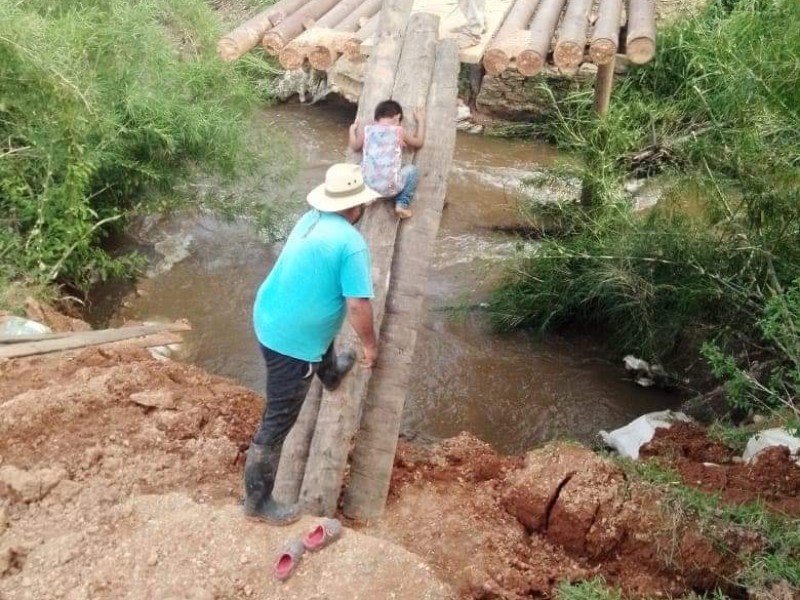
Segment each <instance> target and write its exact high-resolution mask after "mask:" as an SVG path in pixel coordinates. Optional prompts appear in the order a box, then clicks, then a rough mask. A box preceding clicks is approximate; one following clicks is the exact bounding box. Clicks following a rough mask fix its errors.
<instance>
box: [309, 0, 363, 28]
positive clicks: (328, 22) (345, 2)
mask: <svg viewBox="0 0 800 600" xmlns="http://www.w3.org/2000/svg"><path fill="white" fill-rule="evenodd" d="M364 1H365V0H341V1H340V2H339V3H338V4H336V5H335V6H334V7H333V8H332V9H330V10H329V11H328V12H326V13H325V14H324V15H322V16H321V17H320V18H319V19H317V22H316V23H314V27H327V28H329V29H336V26H337V25H338V24H339V23H341V22H342V21H343V20H344V19H345V18H346V17H347V16H348V15H350V14H352V13H353V12H354V11H356V10H358V8H359V7H360V6H361V5H362V4H363V3H364Z"/></svg>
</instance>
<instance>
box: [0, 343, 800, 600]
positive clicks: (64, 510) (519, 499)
mask: <svg viewBox="0 0 800 600" xmlns="http://www.w3.org/2000/svg"><path fill="white" fill-rule="evenodd" d="M0 381H2V386H0V598H6V597H7V598H31V599H38V598H50V597H69V598H73V597H74V598H82V597H87V598H100V597H102V598H122V597H135V593H134V592H131V593H133V594H134V595H133V596H132V595H130V594H128V595H125V594H124V593H121V592H120V590H122V589H128V590H135V589H139V588H137V587H136V586H149V587H148V588H147V589H149V590H151V591H152V593H153V594H155V595H153V596H151V597H168V594H167V595H165V593H164V590H174V589H176V588H175V586H176V585H178V583H176V582H189V583H187V585H188V584H191V585H194V586H195V588H197V593H196V594H194V593H191V594H189V593H188V592H187V594H183V595H181V594H178V596H175V597H186V598H188V597H192V598H195V597H196V598H209V599H210V598H223V597H224V598H235V599H239V598H250V597H261V598H270V599H271V598H273V597H285V598H293V597H297V598H300V597H307V596H304V595H303V594H301V589H305V588H302V587H296V588H294V589H295V591H294V592H292V593H291V594H288V592H287V590H288V591H291V590H292V588H291V587H284V588H283V592H281V590H280V589H277V590H276V589H271V591H270V594H272V595H269V594H266V595H265V594H262V595H259V594H258V593H254V589H261V588H259V587H258V585H266V583H265V581H266V579H265V578H267V574H268V569H265V568H264V567H261V566H258V565H260V564H261V563H260V562H255V561H256V559H255V558H253V556H255V555H258V556H260V558H259V560H263V555H264V552H265V550H264V548H267V549H268V550H270V552H271V551H272V550H271V549H272V546H269V544H272V543H273V540H271V538H270V541H269V544H267V542H265V534H263V533H261V534H259V533H258V531H254V530H253V529H252V528H249V527H247V526H246V525H244V524H243V522H242V520H241V519H240V517H239V515H240V512H239V506H238V505H239V501H240V496H241V470H242V456H243V454H242V452H243V450H244V449H245V448H246V444H247V441H248V439H249V438H250V435H251V434H252V431H253V429H254V427H255V424H256V423H257V421H258V419H259V417H260V411H261V406H262V399H261V398H260V397H259V396H258V395H257V394H254V393H253V392H251V391H249V390H246V389H244V388H242V387H240V386H238V385H235V384H234V383H232V382H230V381H226V380H223V379H220V378H217V377H213V376H210V375H208V374H207V373H204V372H202V371H201V370H199V369H197V368H194V367H192V366H190V365H185V364H181V363H178V362H173V361H160V360H156V359H154V358H152V357H151V356H150V355H149V354H148V353H147V352H146V351H144V350H141V349H102V348H99V349H98V348H94V349H88V350H84V351H82V352H76V353H73V354H71V355H63V356H45V357H40V358H37V357H34V358H28V359H19V360H10V361H9V360H6V361H0ZM677 431H680V430H677ZM676 434H677V432H676ZM673 435H675V434H673ZM686 437H687V441H686V442H685V443H681V444H678V443H673V442H672V441H670V438H669V437H665V436H663V435H661V434H660V435H659V436H657V438H656V441H655V442H654V443H653V444H651V447H650V448H649V449H648V452H650V453H651V454H652V453H655V454H658V455H659V456H660V459H662V460H663V459H664V457H666V456H670V457H673V458H671V460H676V461H677V463H675V464H678V465H679V468H680V470H681V472H686V473H688V472H690V471H689V469H690V467H691V468H697V465H698V464H702V461H704V460H705V459H707V458H709V457H710V456H713V457H714V458H715V460H717V461H720V463H721V464H723V465H724V466H725V468H726V469H727V470H726V479H725V480H724V481H720V480H715V481H714V484H713V485H715V486H717V487H718V488H719V489H720V490H721V491H722V492H726V491H728V492H729V493H730V494H732V495H733V496H735V495H736V494H740V493H741V492H742V490H745V491H749V492H750V493H751V494H752V493H755V491H756V490H757V488H758V487H759V486H761V489H762V494H766V495H767V496H768V497H767V498H766V499H767V500H768V501H769V502H770V504H771V505H774V506H780V507H785V506H788V505H790V504H791V502H793V501H796V499H797V489H798V488H797V485H798V481H800V475H798V472H797V469H796V468H795V470H791V469H788V468H787V467H786V464H785V460H783V457H782V456H781V455H780V453H776V452H771V453H768V454H767V455H766V456H765V457H764V458H762V459H761V460H759V461H757V462H756V463H754V465H753V466H752V467H745V466H744V465H736V464H735V463H731V462H730V460H728V459H727V458H726V457H728V456H729V454H726V453H725V452H724V449H722V448H720V447H718V446H715V445H713V444H711V443H710V442H708V440H705V441H701V440H700V438H697V439H695V437H694V436H686ZM689 439H691V440H694V441H692V442H691V443H690V442H689V441H688V440H689ZM725 460H728V462H725ZM778 467H780V468H781V469H783V470H781V471H776V470H775V469H777V468H778ZM764 468H768V469H769V470H768V471H762V469H764ZM735 469H739V470H738V471H737V470H735ZM711 472H715V471H711ZM766 473H768V475H767V474H766ZM778 474H779V475H780V476H778ZM772 477H777V479H772ZM707 479H708V478H707ZM745 480H746V481H749V482H751V484H750V487H746V486H744V485H743V483H742V482H743V481H745ZM687 481H688V480H687ZM700 481H701V482H702V481H703V479H700ZM709 481H710V479H709ZM759 482H760V483H759ZM733 484H735V486H734V485H733ZM706 485H711V484H710V483H708V484H706ZM715 489H717V488H715ZM734 491H735V493H734ZM790 501H791V502H790ZM665 508H666V507H665V504H664V500H663V498H661V497H660V496H659V495H658V494H657V493H656V492H654V491H653V490H652V489H650V488H647V487H644V486H642V485H640V484H635V483H633V482H630V481H627V480H626V478H625V476H624V474H623V473H622V471H620V470H619V469H618V468H617V467H616V466H615V465H614V464H613V463H612V462H611V461H609V460H606V459H603V458H601V457H599V456H597V455H596V454H594V453H593V452H591V451H590V450H588V449H586V448H583V447H580V446H577V445H569V444H550V445H547V446H545V447H543V448H539V449H536V450H533V451H531V452H529V453H528V454H527V455H526V456H524V457H503V456H498V455H497V454H496V453H495V452H494V451H493V450H492V449H491V448H490V447H489V446H488V445H486V444H484V443H483V442H481V441H479V440H477V439H475V438H473V437H471V436H469V435H467V434H462V435H459V436H457V437H455V438H452V439H449V440H445V441H443V442H442V443H440V444H438V445H436V446H434V447H422V446H412V445H410V444H407V443H403V442H401V444H400V446H399V449H398V453H397V458H396V464H395V470H394V474H393V480H392V487H391V492H390V499H389V502H388V505H387V509H386V513H385V515H384V516H383V517H381V518H380V519H375V520H372V521H370V522H369V523H350V525H351V529H349V530H348V531H350V532H351V533H352V536H357V535H358V534H357V533H355V532H353V531H352V530H353V529H356V530H358V532H359V533H361V534H364V535H362V537H361V538H358V539H359V540H360V541H359V542H358V544H355V543H353V545H352V548H349V547H348V546H346V545H340V546H337V550H336V551H337V552H340V554H341V556H339V555H336V554H328V555H326V556H327V558H325V557H323V558H320V559H316V560H318V561H319V560H321V561H324V560H328V559H331V560H333V559H335V558H336V557H337V556H338V559H340V560H342V561H345V564H358V565H362V567H363V568H362V567H359V568H362V571H364V573H363V574H362V576H363V577H366V578H367V579H365V580H364V581H372V580H371V579H369V577H373V578H374V577H384V578H386V579H385V580H384V583H385V584H386V585H390V584H391V585H399V584H400V583H402V582H404V580H405V579H409V578H408V577H406V578H402V577H401V579H397V572H398V571H399V570H401V567H400V566H398V565H402V568H403V569H409V570H408V572H409V573H411V572H418V575H419V577H418V579H415V580H414V584H413V585H414V586H415V587H414V588H413V589H414V590H417V591H416V592H411V593H410V595H409V594H408V593H407V594H406V597H415V598H423V597H426V598H443V597H454V598H455V597H458V598H484V599H491V598H497V599H500V598H502V599H511V600H513V599H517V598H531V597H546V596H549V595H551V594H552V593H553V590H554V588H555V586H556V585H557V584H558V583H560V582H563V581H579V580H584V579H587V578H591V577H594V576H596V575H602V576H603V577H605V578H606V580H607V581H608V582H609V583H611V584H613V585H618V586H620V587H621V588H622V589H623V590H625V591H626V592H627V593H629V594H631V595H632V596H639V597H645V596H680V595H683V594H685V593H687V592H690V591H692V590H694V591H705V590H710V589H713V588H714V587H716V586H718V585H721V586H723V587H725V586H726V585H727V583H726V582H727V581H728V580H730V579H731V578H733V577H734V576H735V575H736V573H737V570H738V569H739V561H738V559H737V557H736V555H737V554H741V553H744V554H747V553H752V552H758V551H759V550H760V541H759V540H757V539H753V538H752V537H747V536H745V535H743V534H741V533H739V532H737V531H734V530H730V529H727V528H725V527H724V526H723V525H721V524H717V525H713V526H711V527H710V529H709V526H706V528H705V529H704V530H700V528H699V527H698V526H697V525H696V524H694V523H692V522H691V520H690V519H687V518H686V517H685V515H681V514H676V513H675V511H674V510H672V511H670V510H665ZM214 523H217V524H218V525H216V526H215V525H214ZM268 529H269V528H268ZM153 532H155V533H153ZM281 535H284V534H281ZM221 536H227V537H225V538H223V537H221ZM377 538H383V539H382V540H380V539H377ZM281 539H282V538H281ZM355 539H356V538H355V537H353V540H355ZM236 540H245V541H242V542H241V543H237V541H236ZM720 542H724V543H720ZM274 543H276V544H277V543H278V540H277V539H276V540H274ZM265 544H267V545H266V546H265ZM370 544H373V546H370ZM380 544H383V545H382V546H380ZM373 547H374V548H377V547H380V548H381V550H380V552H378V551H370V552H367V553H366V554H364V552H365V551H364V550H363V549H364V548H373ZM359 548H361V549H362V550H360V551H359ZM392 548H394V549H395V550H392ZM723 548H724V549H725V550H722V549H723ZM345 549H347V551H345ZM248 551H250V552H251V553H253V556H251V554H248ZM407 551H408V552H411V553H413V554H408V552H407ZM359 552H360V553H359ZM259 553H260V554H259ZM414 555H417V556H418V557H419V558H421V559H422V560H423V561H424V563H421V564H423V566H425V563H427V566H425V568H429V569H430V572H429V573H428V574H425V572H423V571H424V569H423V571H418V566H415V567H413V568H412V567H410V566H408V565H413V564H414V563H413V560H412V559H414ZM369 557H372V558H369ZM381 557H383V558H382V559H381ZM409 557H411V558H409ZM365 560H367V561H368V562H369V561H372V562H370V564H369V568H367V566H364V565H366V563H364V561H365ZM170 561H171V562H170ZM359 561H360V562H359ZM402 561H406V562H402ZM408 561H411V562H408ZM210 564H213V565H216V566H215V567H214V568H213V569H211V570H208V573H206V570H202V569H205V566H206V565H210ZM308 564H309V565H311V562H309V563H308ZM316 564H322V563H321V562H318V563H316ZM120 565H122V567H120ZM198 565H204V566H202V568H201V567H200V566H198ZM392 565H395V566H394V567H392ZM306 568H308V569H310V570H309V571H308V572H307V573H306V574H305V575H302V574H301V575H302V576H301V577H299V578H298V580H297V581H296V582H295V583H292V584H289V585H296V586H303V585H309V586H312V585H320V581H321V580H320V578H319V577H316V576H315V574H314V571H313V569H312V567H310V566H309V567H306ZM392 568H394V571H392V570H391V569H392ZM198 569H200V570H198ZM381 569H383V570H382V571H380V572H381V573H383V575H370V574H369V573H377V572H378V571H379V570H381ZM414 569H417V570H416V571H415V570H414ZM201 570H202V574H201ZM401 572H402V571H401ZM326 573H328V574H329V577H330V579H329V580H325V581H324V584H325V586H326V587H325V589H327V590H328V591H329V592H331V591H332V590H334V589H339V590H343V591H342V594H347V593H349V592H347V590H348V589H349V587H348V586H352V583H351V581H350V577H351V575H348V574H345V575H342V574H341V573H338V572H337V571H336V569H335V568H333V567H331V568H330V569H329V570H328V571H326ZM337 573H338V574H337ZM440 582H442V583H443V584H444V585H446V586H447V587H448V588H449V589H452V590H454V592H453V593H452V595H451V596H447V594H446V593H445V592H444V591H443V590H444V588H443V587H442V586H441V585H440ZM256 584H258V585H256ZM182 585H183V583H182ZM125 586H127V587H125ZM170 586H172V587H170ZM254 586H255V587H254ZM336 586H338V588H337V587H336ZM195 588H192V589H195ZM212 588H213V590H215V591H214V594H217V595H209V593H205V595H204V592H203V590H206V592H207V590H208V589H212ZM180 589H182V588H180ZM314 589H316V588H314ZM363 589H364V590H366V589H367V588H363ZM398 589H399V588H398ZM423 591H424V593H423ZM79 592H80V593H79ZM281 593H284V596H280V594H281ZM320 593H322V591H321V592H320ZM364 593H365V594H366V593H367V592H366V591H364ZM159 594H160V595H159ZM286 594H288V595H286ZM172 595H173V596H174V593H173V594H172ZM318 597H322V596H318ZM326 597H330V598H339V597H347V598H348V599H349V598H350V596H347V595H344V596H337V595H331V594H328V596H326ZM360 597H365V598H366V597H368V596H361V595H358V593H356V592H353V595H352V598H360ZM374 597H375V596H374V595H373V596H371V597H370V598H374ZM398 597H400V596H398Z"/></svg>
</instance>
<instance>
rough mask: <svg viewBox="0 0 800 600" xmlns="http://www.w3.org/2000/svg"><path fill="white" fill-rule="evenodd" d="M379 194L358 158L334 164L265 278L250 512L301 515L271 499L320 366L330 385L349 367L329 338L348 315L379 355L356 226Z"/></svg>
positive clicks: (368, 354)
mask: <svg viewBox="0 0 800 600" xmlns="http://www.w3.org/2000/svg"><path fill="white" fill-rule="evenodd" d="M377 197H378V193H377V192H375V191H374V190H371V189H370V188H368V187H367V186H366V185H364V180H363V177H362V175H361V168H360V167H359V166H358V165H350V164H337V165H333V166H332V167H331V168H330V169H328V172H327V173H326V175H325V183H324V184H322V185H320V186H317V187H316V188H315V189H314V190H312V191H311V193H309V195H308V202H309V204H310V205H311V206H312V207H313V209H312V210H310V211H308V212H307V213H306V214H304V215H303V216H302V217H300V220H299V221H298V222H297V224H296V225H295V226H294V229H292V232H291V233H290V234H289V238H288V239H287V240H286V245H285V246H284V248H283V251H282V252H281V254H280V256H279V257H278V261H277V262H276V263H275V266H274V267H273V268H272V271H270V273H269V275H268V276H267V278H266V279H265V280H264V282H263V283H262V284H261V286H260V287H259V289H258V292H257V294H256V300H255V304H254V306H253V327H254V329H255V333H256V337H257V338H258V342H259V345H260V347H261V353H262V355H263V356H264V361H265V363H266V366H267V403H266V407H265V409H264V413H263V416H262V418H261V423H260V424H259V427H258V429H257V431H256V433H255V435H254V436H253V440H252V441H251V443H250V448H249V449H248V452H247V461H246V462H245V467H244V487H245V503H244V512H245V515H246V516H248V517H250V518H255V519H260V520H265V521H268V522H270V523H273V524H277V525H286V524H289V523H293V522H294V521H296V520H297V519H298V518H299V514H298V510H297V507H296V506H295V505H288V504H281V503H279V502H277V501H276V500H275V499H274V498H273V497H272V488H273V487H274V485H275V475H276V473H277V471H278V463H279V462H280V456H281V448H282V447H283V441H284V440H285V439H286V436H287V435H288V433H289V430H291V428H292V426H293V425H294V423H295V421H296V420H297V416H298V415H299V414H300V408H301V407H302V405H303V401H304V400H305V397H306V394H307V393H308V389H309V387H310V386H311V381H312V379H313V377H314V374H315V373H316V375H317V377H319V378H320V380H321V381H322V384H323V385H324V386H325V387H326V388H327V389H329V390H333V389H336V387H338V385H339V383H340V381H341V379H342V377H344V375H345V374H346V373H347V372H348V371H349V370H350V369H351V368H352V366H353V363H354V362H355V352H353V351H352V350H350V351H348V352H345V353H344V354H342V355H341V356H338V357H337V356H336V352H335V350H334V347H333V340H334V338H335V337H336V334H337V333H338V332H339V329H340V328H341V326H342V323H343V322H344V318H345V316H347V317H348V319H349V321H350V324H351V325H352V327H353V330H354V331H355V332H356V334H357V335H358V337H359V339H360V341H361V344H362V346H363V359H362V362H363V364H364V366H365V367H367V368H371V367H372V366H373V365H374V364H375V361H376V360H377V357H378V348H377V344H376V341H375V331H374V325H373V318H372V303H371V298H372V297H373V291H372V276H371V273H370V270H371V269H370V256H369V248H368V247H367V244H366V242H365V241H364V238H363V237H362V236H361V233H360V232H359V231H358V230H357V229H356V228H355V227H354V225H355V224H356V223H357V222H358V220H359V219H360V218H361V216H362V215H363V213H364V207H365V205H366V204H368V203H369V202H372V201H373V200H375V199H376V198H377Z"/></svg>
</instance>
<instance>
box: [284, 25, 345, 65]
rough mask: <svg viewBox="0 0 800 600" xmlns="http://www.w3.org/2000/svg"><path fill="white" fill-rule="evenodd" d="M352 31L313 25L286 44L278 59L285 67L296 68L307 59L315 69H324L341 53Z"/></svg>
mask: <svg viewBox="0 0 800 600" xmlns="http://www.w3.org/2000/svg"><path fill="white" fill-rule="evenodd" d="M353 35H354V34H352V33H349V34H348V33H344V32H342V31H336V30H334V29H323V28H320V27H314V28H312V29H309V30H307V31H304V32H303V33H301V34H300V35H299V36H297V37H296V38H294V39H293V40H292V41H291V42H289V43H288V44H286V45H285V46H284V47H283V48H281V51H280V52H279V53H278V60H279V61H280V63H281V65H282V66H283V67H284V68H286V69H298V68H300V67H301V66H302V65H303V62H304V61H305V60H306V59H308V61H309V62H310V63H311V66H312V67H314V68H315V69H319V70H323V71H326V70H328V69H329V68H330V66H331V65H332V64H333V60H335V59H336V57H337V56H338V55H339V53H341V51H342V48H343V47H344V43H345V42H346V41H347V40H348V39H350V37H351V36H353Z"/></svg>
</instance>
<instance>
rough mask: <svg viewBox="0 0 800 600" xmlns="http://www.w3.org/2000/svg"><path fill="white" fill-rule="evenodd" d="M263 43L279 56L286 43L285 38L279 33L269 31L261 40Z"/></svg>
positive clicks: (267, 49)
mask: <svg viewBox="0 0 800 600" xmlns="http://www.w3.org/2000/svg"><path fill="white" fill-rule="evenodd" d="M261 45H262V46H263V47H264V50H266V51H267V52H268V53H269V54H271V55H272V56H277V55H278V54H279V53H280V51H281V49H282V48H283V47H284V46H285V45H286V42H284V41H283V38H282V37H281V36H280V34H278V33H274V32H267V33H265V34H264V37H263V38H262V40H261Z"/></svg>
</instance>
